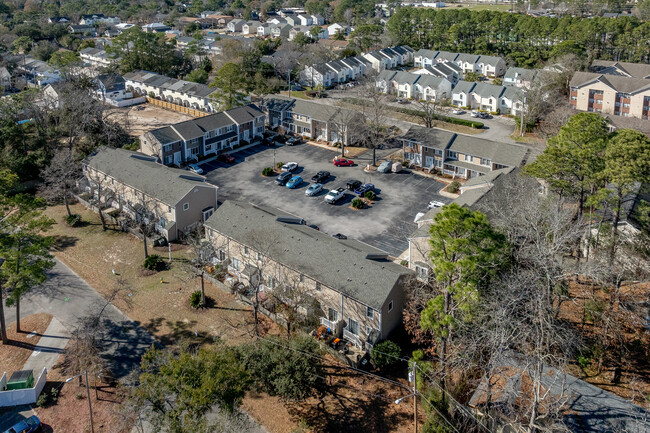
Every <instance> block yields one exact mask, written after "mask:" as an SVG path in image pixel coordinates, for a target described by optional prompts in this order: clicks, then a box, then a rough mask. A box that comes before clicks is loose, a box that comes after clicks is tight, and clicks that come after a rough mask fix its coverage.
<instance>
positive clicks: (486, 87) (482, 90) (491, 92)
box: [472, 83, 505, 99]
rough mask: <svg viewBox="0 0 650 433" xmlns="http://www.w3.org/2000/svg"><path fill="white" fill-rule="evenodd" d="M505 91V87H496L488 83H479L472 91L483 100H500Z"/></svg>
mask: <svg viewBox="0 0 650 433" xmlns="http://www.w3.org/2000/svg"><path fill="white" fill-rule="evenodd" d="M504 91H505V86H495V85H494V84H488V83H477V84H476V87H474V89H473V90H472V93H476V94H477V95H479V96H480V97H482V98H494V99H498V98H499V97H500V96H501V94H502V93H503V92H504Z"/></svg>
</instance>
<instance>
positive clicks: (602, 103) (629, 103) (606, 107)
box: [569, 72, 650, 120]
mask: <svg viewBox="0 0 650 433" xmlns="http://www.w3.org/2000/svg"><path fill="white" fill-rule="evenodd" d="M569 85H570V87H571V95H570V103H571V106H572V107H573V108H575V109H576V110H580V111H590V112H595V113H603V114H613V115H615V116H623V117H636V118H637V119H644V120H648V116H649V115H650V78H636V77H629V76H625V75H608V74H602V73H593V72H576V73H575V74H574V75H573V78H572V79H571V82H570V84H569Z"/></svg>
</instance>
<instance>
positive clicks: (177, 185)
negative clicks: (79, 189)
mask: <svg viewBox="0 0 650 433" xmlns="http://www.w3.org/2000/svg"><path fill="white" fill-rule="evenodd" d="M82 165H83V172H84V175H85V177H86V180H87V182H88V188H89V190H90V193H91V194H93V195H94V196H95V198H96V199H97V200H99V201H101V202H102V204H103V205H106V206H111V207H114V208H115V209H119V210H121V211H122V212H124V213H125V214H128V215H129V216H130V217H131V218H133V219H136V220H138V219H139V218H148V219H150V220H153V221H154V223H155V229H156V232H157V233H159V234H160V235H161V236H163V237H165V238H166V239H167V240H168V241H174V240H176V239H178V238H179V236H180V235H181V234H182V233H184V232H187V231H189V230H190V229H192V228H193V227H195V226H197V225H198V224H202V223H204V222H205V221H206V220H207V219H208V218H209V217H210V216H211V215H212V214H213V213H214V211H215V210H216V208H217V189H218V188H217V187H216V186H214V185H212V184H209V183H207V182H206V181H205V178H204V177H203V176H198V175H195V174H192V173H190V172H189V171H186V170H179V169H175V168H170V167H165V166H162V165H160V164H158V163H157V162H156V158H154V157H151V156H147V155H143V154H141V153H138V152H131V151H128V150H125V149H115V148H109V147H100V148H99V149H97V150H96V151H95V152H94V153H92V154H91V155H89V156H88V157H87V158H86V159H85V160H84V161H83V163H82ZM100 189H101V191H102V193H101V196H100V195H99V191H100Z"/></svg>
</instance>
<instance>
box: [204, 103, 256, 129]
mask: <svg viewBox="0 0 650 433" xmlns="http://www.w3.org/2000/svg"><path fill="white" fill-rule="evenodd" d="M223 113H224V114H225V115H226V116H228V117H229V118H231V119H232V120H233V121H234V122H235V123H237V124H238V125H242V124H244V123H247V122H251V121H253V120H255V119H256V118H258V117H260V116H264V113H263V112H262V110H260V109H259V108H257V106H256V105H255V104H249V105H243V106H241V107H235V108H232V109H230V110H226V111H224V112H223ZM206 117H208V116H206ZM200 119H201V118H199V119H198V120H200Z"/></svg>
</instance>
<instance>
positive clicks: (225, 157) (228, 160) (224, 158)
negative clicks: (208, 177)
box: [217, 155, 235, 164]
mask: <svg viewBox="0 0 650 433" xmlns="http://www.w3.org/2000/svg"><path fill="white" fill-rule="evenodd" d="M217 159H218V160H219V161H221V162H225V163H228V164H233V163H234V162H235V157H234V156H231V155H219V157H218V158H217Z"/></svg>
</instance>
